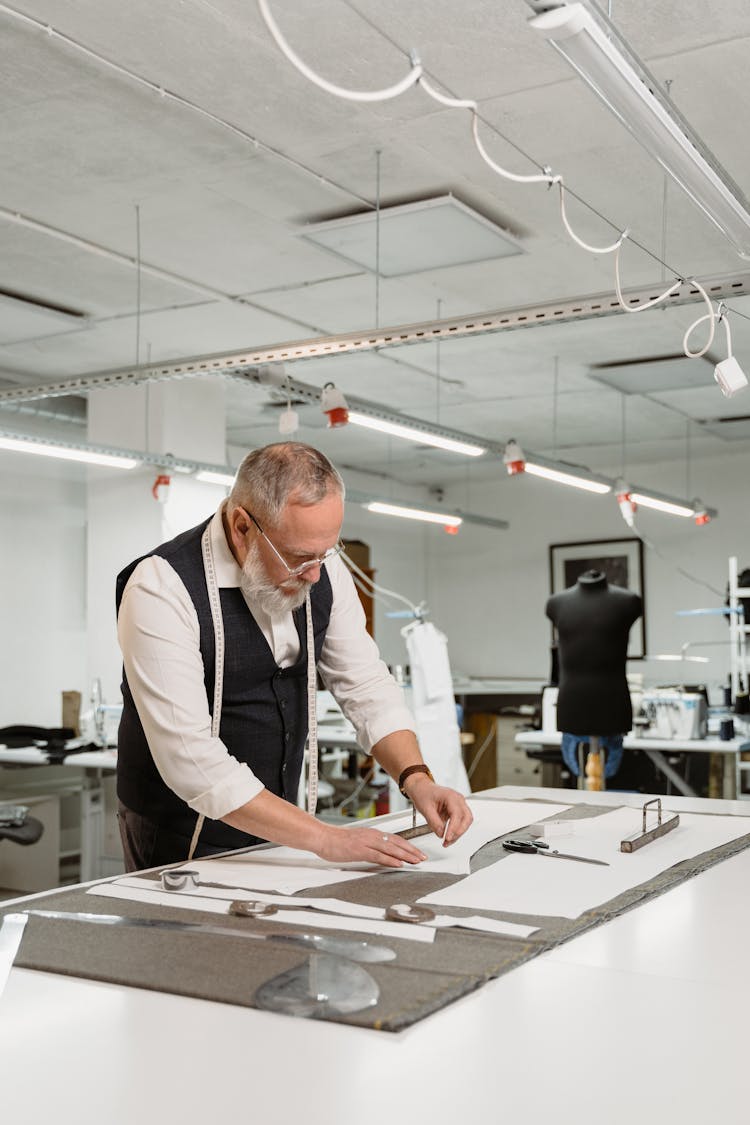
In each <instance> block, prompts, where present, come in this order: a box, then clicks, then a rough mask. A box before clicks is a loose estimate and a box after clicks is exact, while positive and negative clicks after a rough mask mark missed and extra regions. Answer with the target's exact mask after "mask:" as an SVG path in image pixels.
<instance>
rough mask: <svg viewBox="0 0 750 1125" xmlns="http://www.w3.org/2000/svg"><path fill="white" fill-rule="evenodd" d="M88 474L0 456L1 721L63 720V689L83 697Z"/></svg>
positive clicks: (38, 722) (39, 722) (17, 456)
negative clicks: (78, 693) (73, 691)
mask: <svg viewBox="0 0 750 1125" xmlns="http://www.w3.org/2000/svg"><path fill="white" fill-rule="evenodd" d="M85 585H86V476H85V471H84V470H82V469H80V468H78V469H70V468H69V469H66V470H64V471H61V468H60V462H55V461H51V460H47V459H46V458H44V459H42V458H37V457H32V456H29V455H28V454H26V455H24V454H12V453H3V454H2V455H1V458H0V623H1V626H0V636H1V637H2V644H0V726H8V725H10V724H15V723H33V724H34V725H39V726H50V727H56V726H60V725H61V723H62V702H61V693H62V692H63V691H64V690H75V691H80V692H82V693H83V695H84V701H86V700H87V697H88V684H87V674H86V612H85Z"/></svg>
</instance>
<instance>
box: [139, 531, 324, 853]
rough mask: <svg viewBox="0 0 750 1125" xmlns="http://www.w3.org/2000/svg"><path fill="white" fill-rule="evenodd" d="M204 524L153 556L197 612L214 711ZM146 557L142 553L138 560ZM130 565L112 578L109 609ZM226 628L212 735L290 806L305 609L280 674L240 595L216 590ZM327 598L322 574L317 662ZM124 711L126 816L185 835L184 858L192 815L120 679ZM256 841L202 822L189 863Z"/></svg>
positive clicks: (303, 700)
mask: <svg viewBox="0 0 750 1125" xmlns="http://www.w3.org/2000/svg"><path fill="white" fill-rule="evenodd" d="M209 522H210V521H209V520H206V522H205V523H202V524H201V525H200V526H199V527H195V528H192V529H191V530H190V531H186V532H183V534H182V535H178V536H177V538H176V539H172V540H171V541H170V542H169V543H164V544H162V545H161V546H160V547H157V548H156V549H155V550H154V551H151V552H149V554H150V555H159V556H160V557H161V558H163V559H165V560H166V562H168V563H169V564H170V566H172V567H173V568H174V570H175V571H176V572H177V574H178V575H179V577H180V578H181V579H182V581H183V583H184V585H185V588H186V589H187V592H188V594H189V595H190V598H191V599H192V602H193V604H194V606H195V609H196V612H197V614H198V622H199V624H200V651H201V656H202V658H203V667H204V683H205V687H206V698H207V700H208V706H209V709H210V710H213V698H214V674H215V641H214V630H213V622H212V619H211V609H210V604H209V599H208V590H207V587H206V579H205V574H204V570H203V557H202V554H201V536H202V534H203V531H204V529H205V527H206V526H207V524H208V523H209ZM142 557H143V558H148V557H149V555H144V556H142ZM140 561H141V559H136V560H135V562H132V563H131V564H130V565H129V566H127V567H126V568H125V570H123V571H122V572H121V573H120V574H119V575H118V577H117V609H118V612H119V608H120V601H121V599H122V594H123V591H124V589H125V586H126V584H127V581H128V579H129V578H130V575H131V574H132V573H133V570H134V569H135V567H136V566H137V565H138V563H139V562H140ZM219 593H220V597H221V610H222V616H223V620H224V641H225V654H224V682H223V694H222V707H221V724H220V728H219V737H220V738H221V740H222V742H223V743H224V745H225V746H226V747H227V749H228V750H229V752H230V754H232V755H233V756H234V757H235V758H237V760H238V761H240V762H246V763H247V764H248V765H249V766H250V768H251V769H252V771H253V773H254V774H255V776H256V777H257V778H258V779H259V780H260V781H261V782H262V783H263V785H265V787H266V789H268V790H269V791H270V792H271V793H275V794H276V795H277V796H279V797H283V798H285V799H286V800H288V801H291V802H293V803H294V802H295V801H296V799H297V787H298V785H299V779H300V773H301V770H302V763H303V756H304V747H305V739H306V738H307V722H308V720H307V642H306V626H305V608H304V606H302V607H301V608H300V609H299V610H296V611H295V613H294V623H295V626H296V628H297V633H298V635H299V639H300V654H299V659H298V660H297V663H296V664H294V665H292V666H291V667H289V668H280V667H279V666H278V664H277V663H276V661H275V660H274V657H273V653H272V652H271V649H270V648H269V645H268V642H267V641H266V639H265V637H264V636H263V633H262V632H261V630H260V628H259V626H258V624H257V622H256V621H255V618H254V617H253V616H252V614H251V613H250V611H249V610H248V608H247V605H246V603H245V599H244V598H243V596H242V592H241V591H240V590H239V589H238V588H234V589H226V590H220V591H219ZM332 601H333V593H332V590H331V583H330V579H329V578H328V575H327V573H326V570H325V567H323V568H322V569H321V575H320V580H319V581H318V582H317V583H316V584H315V586H313V588H312V591H311V602H312V615H313V632H314V637H315V658H316V660H318V659H319V658H320V653H321V649H322V647H323V641H324V640H325V635H326V629H327V628H328V621H329V618H330V615H331V604H332ZM122 698H123V713H122V720H121V722H120V729H119V733H118V743H117V745H118V756H117V759H118V760H117V795H118V797H119V799H120V800H121V801H122V803H123V804H124V805H126V806H127V808H129V809H132V810H133V812H136V813H139V814H140V815H141V816H144V817H146V818H147V819H148V820H149V821H152V822H153V823H154V824H155V825H158V826H159V828H160V829H164V830H165V831H167V832H169V834H170V835H173V836H177V837H184V839H185V840H186V841H187V844H186V846H185V850H184V855H185V856H187V852H188V845H189V842H190V838H191V837H192V834H193V829H194V828H195V824H196V820H197V814H196V813H195V812H194V811H193V810H192V809H191V808H189V806H188V805H187V804H186V803H185V802H184V801H183V800H181V799H180V798H179V797H178V796H177V794H176V793H174V792H173V791H172V790H171V789H170V788H169V787H168V786H167V785H166V784H165V783H164V782H163V781H162V779H161V776H160V774H159V772H158V770H157V768H156V765H155V764H154V759H153V757H152V756H151V751H150V750H149V746H148V742H147V740H146V735H145V733H144V731H143V727H142V725H141V721H140V719H139V718H138V712H137V710H136V707H135V703H134V701H133V696H132V694H131V691H130V688H129V686H128V682H127V678H126V676H125V673H124V671H123V682H122ZM255 843H258V840H257V838H256V837H254V836H248V835H246V834H245V833H244V832H240V831H238V830H237V829H235V828H231V827H230V826H229V825H228V824H224V823H223V822H222V821H219V820H208V819H207V820H206V821H205V823H204V825H203V830H202V832H201V836H200V843H199V845H198V850H197V852H196V855H201V854H204V855H205V854H210V853H211V852H215V851H217V850H218V851H224V850H229V849H232V848H243V847H248V845H250V844H255Z"/></svg>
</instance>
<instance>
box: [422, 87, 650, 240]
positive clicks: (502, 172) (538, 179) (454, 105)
mask: <svg viewBox="0 0 750 1125" xmlns="http://www.w3.org/2000/svg"><path fill="white" fill-rule="evenodd" d="M419 85H420V87H421V89H422V90H424V92H425V93H426V94H429V96H430V97H431V98H434V99H435V101H436V102H440V104H441V105H444V106H448V107H449V108H450V109H469V110H471V113H472V119H471V135H472V138H473V140H474V144H475V146H476V150H477V152H478V153H479V155H480V156H481V158H482V160H484V162H485V164H486V165H487V166H488V167H489V168H491V169H492V171H493V172H496V173H497V175H498V176H502V177H503V179H506V180H512V181H513V182H514V183H517V184H547V186H548V187H552V186H553V185H554V184H557V185H558V187H559V189H560V217H561V219H562V222H563V226H564V227H565V229H566V231H567V232H568V234H569V235H570V237H571V238H572V239H573V241H574V242H576V243H578V245H579V246H581V247H582V248H583V249H584V250H588V251H589V253H590V254H611V253H612V252H613V251H614V250H616V249H617V248H618V246H620V245H621V244H622V241H623V239H625V238H627V234H628V232H627V231H623V233H622V234H621V235H620V237H619V238H618V239H617V241H616V242H613V243H612V244H611V246H591V245H590V243H588V242H584V241H583V239H582V238H579V237H578V235H577V234H576V233H575V231H574V230H573V228H572V227H571V225H570V222H569V221H568V216H567V214H566V212H565V184H564V183H563V178H562V176H560V175H557V174H555V173H553V172H551V171H546V170H545V171H543V172H541V173H535V174H533V175H528V176H522V175H519V174H518V173H516V172H509V171H508V169H507V168H502V167H501V166H500V165H499V164H497V163H496V162H495V161H494V160H493V159H492V157H491V156H490V155H489V153H488V152H487V150H486V148H485V147H484V145H483V144H482V142H481V140H480V139H479V107H478V106H477V103H476V102H475V101H472V100H471V99H470V98H450V97H448V96H447V95H446V94H441V93H440V92H439V91H438V90H436V89H435V87H434V86H432V85H431V84H430V83H429V82H428V81H427V79H426V78H425V76H424V75H422V76H421V78H420V79H419Z"/></svg>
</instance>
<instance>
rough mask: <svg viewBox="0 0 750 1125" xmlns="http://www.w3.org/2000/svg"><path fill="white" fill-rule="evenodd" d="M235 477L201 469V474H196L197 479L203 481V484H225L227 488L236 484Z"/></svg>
mask: <svg viewBox="0 0 750 1125" xmlns="http://www.w3.org/2000/svg"><path fill="white" fill-rule="evenodd" d="M235 475H236V474H233V475H231V476H230V474H229V473H215V472H213V470H211V469H201V471H200V472H199V473H196V474H195V479H196V480H199V481H202V482H203V484H224V485H226V487H227V488H231V487H232V485H233V484H234V477H235Z"/></svg>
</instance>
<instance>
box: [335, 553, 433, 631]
mask: <svg viewBox="0 0 750 1125" xmlns="http://www.w3.org/2000/svg"><path fill="white" fill-rule="evenodd" d="M341 557H342V559H343V560H344V562H345V563H346V565H347V566H348V567H349V570H351V572H352V577H353V578H354V581H355V583H357V578H359V580H360V582H362V583H364V584H365V585H366V586H367V589H366V591H365V592H366V593H370V591H371V590H374V591H375V593H376V594H380V596H381V597H384V598H395V600H396V601H398V602H403V604H404V605H407V606H408V607H409V609H410V610H411V611H412V613H413V614H414V616H415V618H418V617H420V616H421V614H420V607H419V606H416V605H414V603H413V602H410V601H409V599H408V598H405V597H404V596H403V594H397V593H396V591H395V590H386V589H385V587H384V586H378V584H377V583H376V582H373V580H372V578H370V576H369V574H365V572H364V570H360V568H359V567H358V566H357V564H356V563H355V562H354V561H353V559H350V558H349V556H348V555H347V553H346V551H343V552H342V555H341ZM357 585H359V583H357ZM361 588H362V587H361V586H360V589H361Z"/></svg>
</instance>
